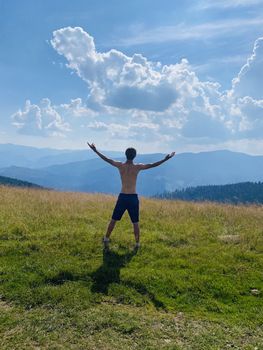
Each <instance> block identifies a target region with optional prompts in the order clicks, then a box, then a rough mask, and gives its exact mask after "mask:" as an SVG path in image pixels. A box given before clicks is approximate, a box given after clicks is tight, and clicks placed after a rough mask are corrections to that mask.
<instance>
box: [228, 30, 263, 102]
mask: <svg viewBox="0 0 263 350" xmlns="http://www.w3.org/2000/svg"><path fill="white" fill-rule="evenodd" d="M262 82H263V37H262V38H258V39H257V40H256V41H255V45H254V49H253V53H252V55H251V56H250V57H249V58H248V60H247V63H246V64H245V65H244V66H243V67H242V68H241V70H240V72H239V74H238V76H237V77H236V78H235V79H233V88H232V90H233V91H232V93H233V94H235V95H237V96H250V97H252V98H254V99H257V100H259V99H263V86H262Z"/></svg>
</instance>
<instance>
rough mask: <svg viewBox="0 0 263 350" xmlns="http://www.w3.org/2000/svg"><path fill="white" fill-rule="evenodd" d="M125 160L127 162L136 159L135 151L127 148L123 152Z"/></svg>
mask: <svg viewBox="0 0 263 350" xmlns="http://www.w3.org/2000/svg"><path fill="white" fill-rule="evenodd" d="M125 155H126V158H127V159H128V160H133V159H134V158H135V157H136V149H135V148H132V147H130V148H127V149H126V151H125Z"/></svg>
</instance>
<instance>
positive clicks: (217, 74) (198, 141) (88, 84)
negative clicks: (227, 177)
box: [0, 0, 263, 154]
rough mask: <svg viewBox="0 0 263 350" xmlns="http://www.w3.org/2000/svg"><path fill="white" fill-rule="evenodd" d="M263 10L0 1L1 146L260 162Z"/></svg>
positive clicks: (261, 4) (143, 1)
mask: <svg viewBox="0 0 263 350" xmlns="http://www.w3.org/2000/svg"><path fill="white" fill-rule="evenodd" d="M262 10H263V1H262V0H232V1H226V0H221V1H219V0H214V1H212V0H211V1H210V0H201V1H196V2H193V1H187V0H184V1H176V2H175V1H171V0H170V1H169V0H162V1H159V0H156V1H148V0H140V1H139V0H133V1H120V0H119V1H117V0H111V1H106V0H104V1H103V0H97V1H88V0H85V1H82V0H81V1H80V0H76V1H74V2H73V1H65V0H63V1H61V0H53V1H50V0H45V1H41V0H23V1H19V0H16V1H12V0H0V44H1V51H0V78H1V84H0V100H1V104H0V142H1V143H5V142H12V143H17V144H24V145H32V146H39V147H44V146H45V147H47V146H50V147H55V148H84V147H85V142H86V140H90V141H94V142H95V143H96V144H97V145H98V147H99V148H101V149H108V150H121V149H123V148H125V147H127V146H130V145H134V146H135V147H137V148H138V149H139V150H140V152H141V153H142V152H147V153H149V152H156V151H162V152H166V151H170V150H176V151H178V152H183V151H193V152H196V151H201V150H213V149H223V148H224V149H232V150H235V151H243V152H247V153H251V154H262V153H263V152H262V151H261V150H262V146H263V89H262V84H261V81H262V80H261V78H262V74H263V73H262V72H263V44H262V43H263V40H261V39H260V38H262V37H263V30H262V28H263V26H262V24H263V11H262ZM253 50H254V51H253Z"/></svg>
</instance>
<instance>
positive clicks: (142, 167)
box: [138, 152, 175, 170]
mask: <svg viewBox="0 0 263 350" xmlns="http://www.w3.org/2000/svg"><path fill="white" fill-rule="evenodd" d="M174 155H175V152H172V153H170V154H167V156H165V157H164V159H162V160H159V161H158V162H155V163H149V164H138V166H139V169H140V170H146V169H151V168H155V167H156V166H159V165H161V164H163V163H164V162H166V161H167V160H168V159H171V158H173V156H174Z"/></svg>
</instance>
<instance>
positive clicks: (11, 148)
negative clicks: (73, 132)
mask: <svg viewBox="0 0 263 350" xmlns="http://www.w3.org/2000/svg"><path fill="white" fill-rule="evenodd" d="M104 153H105V154H107V155H108V156H110V157H121V156H122V154H123V153H122V152H115V151H109V152H108V151H105V152H104ZM95 157H96V155H95V154H94V153H93V151H91V150H90V149H89V147H88V146H87V149H86V150H85V149H81V150H70V149H63V150H60V149H53V148H36V147H29V146H22V145H14V144H11V143H6V144H0V168H6V167H10V166H19V167H26V168H43V167H48V166H52V165H57V164H67V163H71V162H76V161H84V160H88V159H92V158H95Z"/></svg>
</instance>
